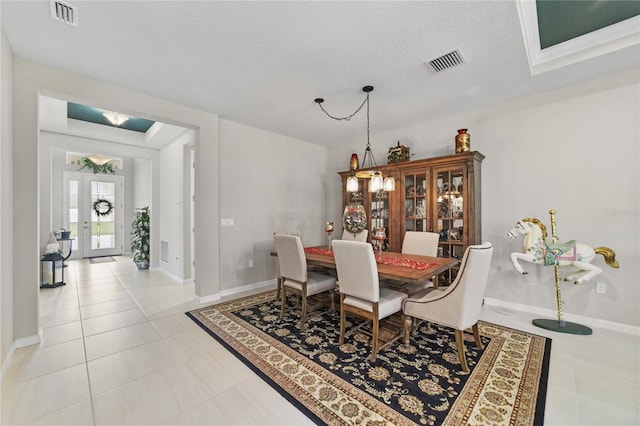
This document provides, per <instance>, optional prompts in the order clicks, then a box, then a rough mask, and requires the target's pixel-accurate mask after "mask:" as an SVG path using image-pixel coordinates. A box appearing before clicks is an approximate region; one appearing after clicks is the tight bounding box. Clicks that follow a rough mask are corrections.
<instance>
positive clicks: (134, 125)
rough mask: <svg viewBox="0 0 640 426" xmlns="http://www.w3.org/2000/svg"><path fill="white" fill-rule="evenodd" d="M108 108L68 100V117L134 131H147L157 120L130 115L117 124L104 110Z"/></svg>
mask: <svg viewBox="0 0 640 426" xmlns="http://www.w3.org/2000/svg"><path fill="white" fill-rule="evenodd" d="M106 111H107V110H104V109H100V108H94V107H90V106H87V105H80V104H74V103H72V102H67V118H73V119H75V120H82V121H88V122H90V123H96V124H103V125H105V126H111V127H118V128H120V129H126V130H133V131H134V132H140V133H146V132H147V130H149V128H150V127H151V126H153V123H155V121H152V120H147V119H145V118H140V117H132V116H129V119H128V120H127V121H125V122H124V123H122V124H121V125H119V126H115V125H114V124H112V123H111V122H110V121H109V120H107V119H106V117H105V116H104V115H102V113H103V112H106Z"/></svg>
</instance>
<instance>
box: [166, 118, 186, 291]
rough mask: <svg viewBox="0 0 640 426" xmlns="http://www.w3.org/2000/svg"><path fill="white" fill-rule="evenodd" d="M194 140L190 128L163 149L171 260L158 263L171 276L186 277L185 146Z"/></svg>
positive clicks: (167, 239)
mask: <svg viewBox="0 0 640 426" xmlns="http://www.w3.org/2000/svg"><path fill="white" fill-rule="evenodd" d="M192 142H193V131H188V132H187V133H185V134H184V135H182V136H181V137H179V138H178V139H176V140H175V141H173V142H172V143H170V144H168V145H167V146H165V147H164V148H163V149H162V150H160V163H159V164H160V166H159V167H160V170H162V173H160V180H159V185H160V203H159V205H160V209H159V214H160V240H164V241H167V243H168V247H169V252H168V259H167V260H168V262H162V261H161V262H160V263H159V264H158V266H159V267H160V268H162V269H163V270H165V271H166V272H168V273H169V274H170V275H171V276H173V277H175V278H177V279H179V280H184V279H185V278H187V277H185V276H184V272H185V269H184V262H185V256H184V244H185V242H184V237H185V236H184V227H183V220H187V221H188V220H189V217H184V214H183V212H184V194H183V183H184V178H185V175H184V174H185V171H184V167H183V166H184V159H183V155H184V146H185V145H187V144H191V143H192Z"/></svg>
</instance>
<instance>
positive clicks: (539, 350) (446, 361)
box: [187, 291, 551, 425]
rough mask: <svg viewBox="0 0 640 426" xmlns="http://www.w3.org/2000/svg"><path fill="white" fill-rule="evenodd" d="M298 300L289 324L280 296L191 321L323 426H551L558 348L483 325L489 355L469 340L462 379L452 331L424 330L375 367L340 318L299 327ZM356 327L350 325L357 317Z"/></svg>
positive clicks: (322, 317)
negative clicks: (546, 424) (548, 399)
mask: <svg viewBox="0 0 640 426" xmlns="http://www.w3.org/2000/svg"><path fill="white" fill-rule="evenodd" d="M296 302H297V301H296V299H295V296H292V297H291V298H289V299H288V300H287V303H288V308H287V312H286V314H285V317H284V319H283V320H280V318H279V314H280V303H279V302H277V301H276V300H275V291H269V292H265V293H261V294H257V295H254V296H250V297H246V298H242V299H238V300H235V301H231V302H227V303H222V304H219V305H214V306H210V307H206V308H201V309H197V310H194V311H191V312H187V315H188V316H189V317H190V318H192V319H193V320H194V321H195V322H196V323H197V324H199V325H200V326H201V327H202V328H203V329H204V330H206V331H207V332H208V333H209V334H210V335H211V336H213V337H214V338H216V339H217V340H218V341H219V342H220V343H222V344H223V345H224V346H225V347H226V348H227V349H229V350H230V351H231V352H233V353H234V354H235V355H236V356H237V357H238V358H240V359H241V360H242V361H243V362H244V363H245V364H247V365H248V366H249V367H251V368H252V369H253V370H254V371H255V372H256V373H258V374H259V375H260V376H261V377H262V378H263V379H264V380H265V381H267V382H268V383H269V384H270V385H271V386H273V387H274V388H275V389H277V390H278V391H279V392H280V393H281V394H282V395H283V396H285V397H286V398H287V399H288V400H289V401H291V402H292V403H293V404H295V405H296V406H297V407H298V408H299V409H300V410H302V411H303V412H304V413H305V414H306V415H307V416H309V418H311V419H312V420H313V421H315V422H316V423H318V424H323V423H324V424H370V425H383V424H386V425H412V424H419V425H467V424H482V425H496V424H508V425H542V423H543V420H544V404H545V396H546V387H547V377H548V366H549V354H550V350H551V340H550V339H546V338H544V337H541V336H537V335H533V334H529V333H525V332H522V331H518V330H514V329H510V328H506V327H501V326H498V325H495V324H490V323H483V322H481V323H480V333H481V339H482V341H483V343H484V344H485V348H484V349H483V350H478V349H477V348H476V347H475V343H474V340H473V335H472V334H471V333H470V331H469V332H468V333H465V341H466V345H465V346H466V350H467V362H468V364H469V368H470V370H471V371H470V373H468V374H464V373H462V372H461V371H460V361H459V360H458V356H457V352H456V344H455V334H454V331H453V330H452V329H448V328H446V327H440V326H437V325H435V324H427V323H422V324H421V325H420V326H419V327H418V330H417V332H416V333H415V335H413V336H412V337H411V341H410V345H409V347H405V346H404V345H403V343H402V342H401V339H400V340H398V341H396V342H395V343H394V344H392V345H391V346H389V347H388V348H387V349H385V350H381V351H380V352H379V353H378V358H377V360H376V361H375V362H373V363H371V362H370V361H368V359H367V358H368V356H369V354H370V344H369V337H368V336H367V335H366V334H364V333H362V332H360V331H358V330H357V329H356V327H357V326H358V323H357V321H356V320H355V319H354V320H353V321H354V322H353V323H350V324H347V330H353V331H352V332H351V334H347V336H346V337H345V342H344V344H343V345H342V346H340V345H338V337H339V324H340V318H339V315H338V314H337V313H336V314H332V313H329V312H325V313H321V314H312V315H310V317H309V318H308V320H307V328H306V330H301V329H299V328H298V327H297V326H296V324H297V323H298V321H299V319H300V317H299V314H300V312H299V310H298V309H297V308H296V305H297V303H296ZM348 319H349V317H348Z"/></svg>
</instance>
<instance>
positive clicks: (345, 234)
mask: <svg viewBox="0 0 640 426" xmlns="http://www.w3.org/2000/svg"><path fill="white" fill-rule="evenodd" d="M368 236H369V230H368V229H363V230H362V231H360V232H358V233H357V234H356V235H353V234H352V233H351V232H349V231H347V230H346V229H344V230H343V231H342V239H343V240H347V241H360V242H361V243H366V242H367V237H368Z"/></svg>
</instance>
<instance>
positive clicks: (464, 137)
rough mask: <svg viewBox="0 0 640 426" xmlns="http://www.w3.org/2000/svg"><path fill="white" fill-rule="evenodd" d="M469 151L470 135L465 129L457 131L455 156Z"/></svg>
mask: <svg viewBox="0 0 640 426" xmlns="http://www.w3.org/2000/svg"><path fill="white" fill-rule="evenodd" d="M469 151H471V135H470V134H469V133H467V129H459V130H458V134H457V135H456V154H459V153H461V152H469Z"/></svg>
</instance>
